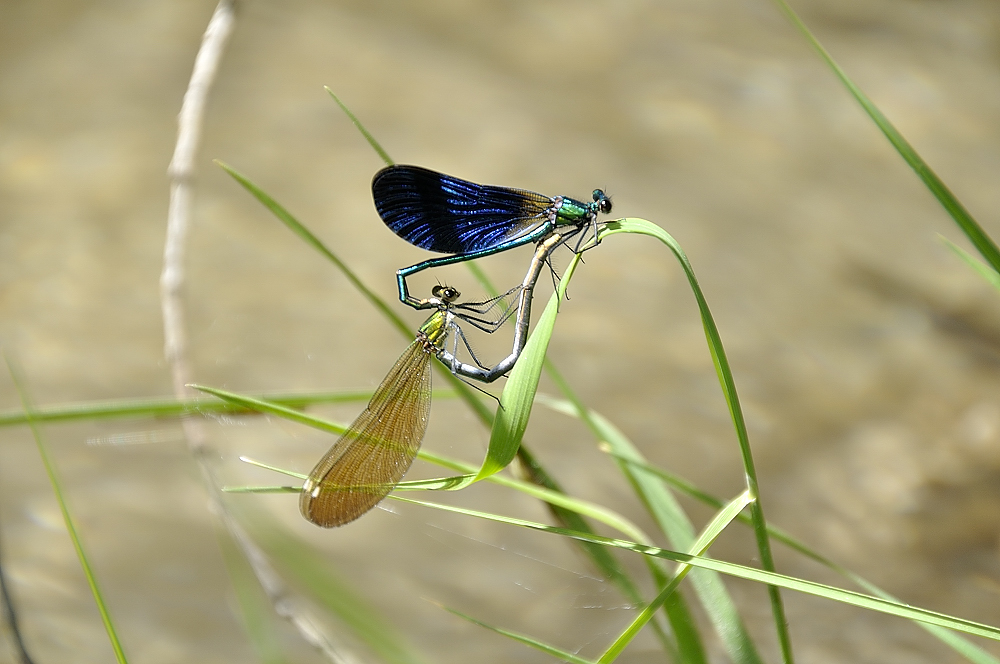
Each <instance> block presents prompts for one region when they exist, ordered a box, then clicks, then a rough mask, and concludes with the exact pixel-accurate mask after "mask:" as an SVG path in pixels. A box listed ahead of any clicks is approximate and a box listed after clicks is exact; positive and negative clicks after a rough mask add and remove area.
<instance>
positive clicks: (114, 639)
mask: <svg viewBox="0 0 1000 664" xmlns="http://www.w3.org/2000/svg"><path fill="white" fill-rule="evenodd" d="M4 359H5V360H6V361H7V369H8V370H9V371H10V375H11V378H12V379H13V381H14V386H15V387H16V388H17V392H18V394H19V395H20V397H21V405H22V406H23V407H24V413H25V415H26V416H27V422H28V426H29V427H31V434H32V436H33V437H34V439H35V445H36V446H37V447H38V456H40V457H41V459H42V465H44V466H45V473H46V474H47V475H48V477H49V483H50V484H52V492H53V493H54V494H55V497H56V502H57V503H59V511H60V512H61V513H62V517H63V522H64V523H65V524H66V532H67V533H69V538H70V540H71V541H72V542H73V549H74V550H75V551H76V557H77V559H78V560H79V561H80V567H81V568H82V569H83V574H84V576H85V577H86V578H87V585H88V586H90V593H91V594H92V595H93V596H94V602H95V603H96V604H97V610H98V611H99V612H100V614H101V622H102V623H104V630H105V631H106V632H107V633H108V640H109V641H111V648H112V649H113V650H114V651H115V659H117V660H118V662H119V664H125V663H126V662H127V661H128V659H127V658H126V657H125V650H124V648H122V644H121V641H119V639H118V633H117V632H116V631H115V625H114V622H113V621H112V620H111V612H110V611H108V607H107V605H106V604H105V603H104V596H103V595H101V589H100V587H99V586H98V585H97V577H96V576H95V575H94V570H93V568H92V567H91V566H90V561H88V560H87V554H86V552H84V550H83V543H82V542H81V541H80V536H79V534H78V533H77V531H76V526H75V525H74V523H73V517H72V516H71V515H70V513H69V507H68V506H67V505H66V499H65V497H64V496H63V493H62V485H61V484H60V483H59V477H58V475H57V474H56V468H55V464H54V463H53V462H52V459H51V458H49V453H48V450H46V448H45V441H44V439H43V438H42V432H41V431H40V430H39V428H38V424H37V423H36V422H35V419H34V417H33V412H34V410H33V407H32V405H31V399H30V398H29V396H28V392H27V389H26V388H25V382H24V379H23V377H22V376H21V372H20V371H18V369H17V368H16V367H15V366H14V364H13V362H12V361H11V360H10V358H8V357H6V355H5V356H4Z"/></svg>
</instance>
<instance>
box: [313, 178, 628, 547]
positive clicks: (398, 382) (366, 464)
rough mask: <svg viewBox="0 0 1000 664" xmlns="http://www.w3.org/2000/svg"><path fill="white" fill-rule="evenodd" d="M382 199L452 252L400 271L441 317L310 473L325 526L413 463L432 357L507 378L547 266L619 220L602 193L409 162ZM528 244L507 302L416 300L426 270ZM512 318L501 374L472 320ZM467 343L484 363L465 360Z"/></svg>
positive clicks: (355, 513)
mask: <svg viewBox="0 0 1000 664" xmlns="http://www.w3.org/2000/svg"><path fill="white" fill-rule="evenodd" d="M372 196H373V198H374V200H375V208H376V209H377V211H378V213H379V216H380V217H381V218H382V220H383V221H384V222H385V223H386V225H387V226H388V227H389V228H390V229H391V230H392V231H393V232H394V233H396V234H397V235H399V236H400V237H401V238H403V239H404V240H406V241H408V242H410V243H411V244H414V245H416V246H418V247H421V248H423V249H427V250H429V251H434V252H437V253H444V254H449V255H447V256H444V257H439V258H433V259H429V260H426V261H423V262H421V263H418V264H416V265H412V266H410V267H406V268H402V269H400V270H398V271H397V273H396V276H397V285H398V288H399V299H400V301H401V302H403V303H405V304H408V305H410V306H412V307H414V308H416V309H434V310H435V311H434V313H433V314H431V316H430V317H429V318H428V319H427V320H426V321H425V322H424V324H423V325H422V326H421V327H420V329H419V330H418V332H417V334H416V338H415V339H414V341H413V343H411V344H410V346H409V347H408V348H407V349H406V350H405V351H404V352H403V354H402V355H401V356H400V358H399V359H398V360H397V361H396V364H395V365H394V366H393V367H392V369H390V371H389V373H388V374H387V375H386V377H385V379H383V381H382V383H381V385H379V387H378V389H376V390H375V393H374V394H373V396H372V398H371V400H370V401H369V403H368V406H367V407H366V408H365V410H364V411H363V412H362V413H361V415H359V416H358V418H357V419H356V420H355V421H354V422H353V423H352V424H351V425H350V426H349V427H348V428H347V430H346V431H345V432H344V434H343V435H342V436H341V437H340V439H339V440H338V441H337V442H336V443H334V445H333V446H332V447H331V448H330V450H329V451H328V452H327V453H326V454H325V455H324V456H323V458H322V459H321V460H320V461H319V463H318V464H317V465H316V467H315V468H313V470H312V472H311V473H310V474H309V477H308V479H307V480H306V482H305V484H304V486H303V488H302V492H301V494H300V500H299V508H300V510H301V512H302V515H303V516H304V517H305V518H306V519H308V520H309V521H311V522H313V523H315V524H316V525H319V526H323V527H332V526H340V525H343V524H345V523H349V522H351V521H353V520H354V519H357V518H358V517H360V516H361V515H362V514H364V513H365V512H367V511H368V510H370V509H371V508H373V507H374V506H375V505H376V504H377V503H378V502H379V501H381V500H382V499H383V498H384V497H385V496H386V495H387V494H388V493H389V492H390V491H391V490H392V489H393V487H394V486H395V485H396V484H397V483H398V482H399V481H400V480H401V479H402V477H403V475H404V474H405V473H406V471H407V470H408V469H409V467H410V465H411V464H412V463H413V460H414V458H416V455H417V451H418V450H419V448H420V443H421V441H422V440H423V437H424V432H425V431H426V428H427V419H428V415H429V412H430V401H431V372H430V364H431V359H432V357H436V358H437V359H438V360H440V361H441V362H443V363H444V364H445V365H446V366H447V367H448V368H449V369H450V370H451V371H452V372H453V373H454V374H456V375H458V376H462V377H465V378H470V379H473V380H477V381H481V382H486V383H489V382H493V381H494V380H496V379H497V378H499V377H500V376H502V375H504V374H506V373H507V372H508V371H509V370H510V369H511V368H512V367H513V366H514V364H515V363H516V362H517V359H518V357H519V356H520V354H521V351H522V350H523V349H524V345H525V343H526V341H527V336H528V326H529V322H530V317H531V300H532V293H533V290H534V287H535V283H536V282H537V280H538V277H539V275H540V274H541V271H542V266H543V265H545V264H546V263H547V262H548V259H549V256H550V254H551V253H552V251H554V250H555V249H556V248H557V247H559V246H561V245H563V244H566V243H567V241H568V240H569V239H570V238H573V237H576V236H579V238H578V241H577V243H576V245H575V251H578V252H579V251H581V250H582V247H583V246H584V243H583V240H584V239H586V237H587V236H588V232H589V233H592V234H593V239H594V241H595V242H594V243H595V244H596V240H597V230H598V215H599V214H607V213H609V212H611V199H610V198H608V197H607V196H606V195H605V194H604V192H603V191H602V190H600V189H595V190H594V191H593V195H592V198H593V201H592V202H586V203H585V202H581V201H578V200H576V199H573V198H569V197H567V196H557V197H555V198H549V197H548V196H543V195H541V194H536V193H534V192H531V191H527V190H524V189H512V188H508V187H499V186H492V185H481V184H476V183H473V182H469V181H467V180H462V179H459V178H456V177H452V176H449V175H444V174H442V173H438V172H436V171H432V170H429V169H426V168H421V167H418V166H404V165H393V166H388V167H386V168H384V169H382V170H381V171H379V172H378V173H376V175H375V177H374V179H373V180H372ZM527 244H535V245H536V249H535V253H534V255H533V256H532V259H531V263H530V264H529V267H528V271H527V273H526V274H525V277H524V279H523V281H522V282H521V284H519V285H517V286H515V287H514V288H512V289H510V290H509V291H507V292H506V293H504V294H503V295H501V296H499V297H496V298H492V299H489V300H485V301H482V302H458V298H459V297H460V293H459V292H458V290H456V289H454V288H452V287H449V286H440V285H439V286H436V287H435V288H434V289H433V291H432V296H431V297H430V298H425V299H417V298H415V297H413V296H412V295H410V293H409V289H408V287H407V283H406V279H407V277H409V276H411V275H413V274H415V273H417V272H420V271H422V270H426V269H428V268H434V267H439V266H443V265H449V264H452V263H459V262H462V261H468V260H472V259H476V258H482V257H485V256H490V255H492V254H496V253H499V252H501V251H506V250H508V249H513V248H515V247H520V246H524V245H527ZM514 300H516V301H517V305H516V306H515V305H514ZM512 317H513V318H514V321H515V322H514V326H515V327H514V339H513V344H512V350H511V353H510V354H509V355H508V356H507V357H506V358H504V359H503V360H501V361H500V362H498V363H497V364H495V365H493V366H486V365H484V364H482V363H481V362H480V361H479V359H478V358H477V357H476V356H475V353H473V352H472V347H471V345H470V344H469V343H468V341H467V340H466V339H465V333H464V332H463V329H462V325H461V324H462V323H468V324H470V325H472V326H474V327H476V328H478V329H480V330H482V331H484V332H489V333H492V332H495V331H496V330H497V329H499V328H500V326H501V325H502V324H503V323H504V322H505V321H507V320H508V319H510V318H512ZM449 335H450V336H451V344H450V349H449V344H448V343H447V340H448V337H449ZM460 341H461V342H463V343H464V347H465V348H466V349H467V350H468V351H469V354H470V355H471V356H472V359H473V362H474V363H473V364H469V363H466V362H463V361H461V360H459V358H458V351H459V342H460Z"/></svg>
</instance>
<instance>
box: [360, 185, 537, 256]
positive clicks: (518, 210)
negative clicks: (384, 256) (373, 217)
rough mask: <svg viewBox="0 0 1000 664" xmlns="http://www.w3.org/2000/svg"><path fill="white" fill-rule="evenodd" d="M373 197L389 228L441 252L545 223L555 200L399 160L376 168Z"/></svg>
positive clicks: (474, 247) (491, 242) (468, 248)
mask: <svg viewBox="0 0 1000 664" xmlns="http://www.w3.org/2000/svg"><path fill="white" fill-rule="evenodd" d="M372 197H373V198H374V199H375V208H376V209H377V210H378V214H379V216H380V217H382V221H384V222H385V224H386V225H387V226H388V227H389V228H391V229H392V232H393V233H395V234H396V235H398V236H399V237H401V238H403V239H404V240H406V241H407V242H409V243H410V244H414V245H416V246H418V247H420V248H422V249H427V250H428V251H437V252H440V253H443V254H467V253H470V252H473V251H481V250H484V249H490V248H492V247H496V246H498V245H501V244H503V243H504V242H506V241H508V240H510V239H512V238H516V237H518V236H520V235H522V234H524V233H527V232H529V231H530V230H531V229H532V228H534V227H536V226H537V225H539V224H541V223H544V222H545V220H546V219H547V217H548V211H549V209H550V208H551V207H552V205H553V201H552V199H551V198H549V197H547V196H542V195H541V194H536V193H534V192H532V191H525V190H524V189H511V188H508V187H496V186H491V185H483V184H476V183H475V182H469V181H467V180H462V179H459V178H455V177H451V176H450V175H444V174H443V173H438V172H436V171H432V170H429V169H426V168H421V167H419V166H400V165H394V166H388V167H386V168H383V169H382V170H381V171H379V172H378V173H376V174H375V178H374V179H373V180H372Z"/></svg>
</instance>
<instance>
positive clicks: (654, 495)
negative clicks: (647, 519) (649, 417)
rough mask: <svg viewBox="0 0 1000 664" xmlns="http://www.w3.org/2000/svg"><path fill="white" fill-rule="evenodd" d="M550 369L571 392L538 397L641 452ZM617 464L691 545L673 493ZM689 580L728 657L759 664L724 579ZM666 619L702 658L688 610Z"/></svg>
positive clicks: (690, 530) (629, 450) (667, 531)
mask: <svg viewBox="0 0 1000 664" xmlns="http://www.w3.org/2000/svg"><path fill="white" fill-rule="evenodd" d="M550 375H551V376H552V378H553V381H554V382H555V383H556V385H558V386H559V388H560V390H561V391H562V392H563V394H566V395H567V396H568V397H569V401H566V402H559V403H557V402H555V401H554V400H552V399H551V398H549V397H546V396H544V395H539V396H538V401H539V403H543V404H545V405H547V406H548V407H550V408H553V409H555V410H559V411H560V412H563V413H565V414H567V415H570V416H571V417H579V418H580V419H581V420H582V421H583V422H584V423H585V424H586V425H587V427H588V428H589V429H590V430H591V432H592V433H593V435H594V437H595V438H596V439H597V440H599V441H603V442H604V443H605V444H607V445H608V446H610V447H611V449H612V450H614V452H615V453H616V454H621V455H623V456H626V457H628V458H637V459H641V458H642V455H641V453H640V452H639V450H638V448H636V447H635V445H633V444H632V442H631V441H630V440H629V439H628V438H627V437H626V436H625V434H623V433H622V432H621V430H620V429H618V427H616V426H614V425H613V424H611V422H609V421H608V420H607V419H605V418H603V417H602V416H601V415H600V414H599V413H597V412H595V411H593V410H590V409H588V408H586V407H585V406H584V405H583V404H582V403H581V402H580V400H579V399H578V398H577V397H576V395H575V394H574V393H573V392H572V390H570V389H569V386H568V385H567V384H566V381H565V379H563V377H562V375H561V374H559V372H557V371H555V370H554V368H553V371H551V372H550ZM621 469H622V471H623V473H624V474H625V477H626V479H627V480H628V481H629V483H630V484H631V485H632V487H633V490H634V491H635V492H636V495H637V496H638V497H639V499H640V500H641V501H642V503H643V505H645V507H646V509H647V510H648V511H649V513H650V515H651V516H652V517H653V518H654V519H655V520H656V522H657V524H658V525H659V526H660V529H661V530H662V531H663V533H664V535H666V536H667V539H668V540H669V541H670V543H671V544H672V545H673V546H674V547H675V548H677V549H682V550H687V551H689V550H691V547H692V546H693V545H694V541H695V531H694V526H693V525H692V523H691V521H690V519H688V517H687V515H686V514H685V513H684V510H683V509H682V508H681V506H680V503H678V502H677V500H676V499H675V498H674V496H673V495H672V494H671V493H670V492H669V491H668V490H667V489H666V487H664V486H663V485H662V483H661V482H660V481H659V479H658V478H656V477H654V476H648V475H645V474H643V473H642V472H634V471H633V470H632V469H631V468H630V467H629V466H628V465H622V466H621ZM717 507H721V505H718V506H717ZM691 582H692V585H693V586H694V589H695V592H696V594H697V595H698V599H699V600H700V601H701V604H702V606H703V607H704V609H705V613H706V614H707V615H708V617H709V620H710V621H711V623H712V626H713V627H714V629H715V631H716V633H717V634H718V635H719V640H720V641H721V642H722V644H723V646H724V647H725V649H726V652H727V654H728V655H729V658H730V659H731V660H732V661H733V662H738V663H740V664H761V661H762V660H761V658H760V655H759V654H758V652H757V649H756V647H755V646H754V643H753V640H752V639H751V638H750V633H749V632H748V631H747V628H746V626H745V625H744V624H743V620H742V619H741V618H740V614H739V611H738V610H737V608H736V603H735V602H734V601H733V599H732V597H731V596H730V595H729V591H728V590H726V586H725V584H724V583H723V582H722V579H721V578H720V577H719V576H718V575H717V574H715V573H714V572H709V571H706V570H696V571H695V572H694V573H693V574H692V575H691ZM678 597H679V596H678ZM671 610H672V607H670V606H669V605H668V613H669V612H670V611H671ZM670 622H671V624H672V625H674V632H675V633H676V634H677V635H678V644H679V646H680V647H681V649H682V652H684V651H685V650H686V651H688V652H689V653H691V654H690V656H689V657H690V659H691V661H703V660H704V646H703V644H702V640H701V636H700V635H699V634H698V632H697V630H695V629H693V628H692V627H689V626H692V625H693V624H694V621H693V619H692V618H691V616H690V614H688V613H686V612H685V614H684V615H674V614H670ZM698 653H701V660H698V659H695V657H697V654H698Z"/></svg>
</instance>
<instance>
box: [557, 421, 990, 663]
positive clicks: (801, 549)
mask: <svg viewBox="0 0 1000 664" xmlns="http://www.w3.org/2000/svg"><path fill="white" fill-rule="evenodd" d="M558 409H559V410H563V411H564V412H571V410H572V405H571V404H569V403H565V404H563V405H561V406H559V407H558ZM606 451H607V452H608V453H609V454H611V455H612V456H614V457H615V458H616V459H618V460H620V461H623V462H625V463H627V464H629V465H632V466H635V467H636V468H641V469H643V470H644V471H646V472H648V473H650V474H653V475H657V476H658V477H660V478H661V479H662V480H663V481H665V482H667V483H668V484H670V485H671V486H673V487H674V488H675V489H677V490H678V491H681V492H683V493H685V494H687V495H688V496H690V497H692V498H694V499H695V500H698V501H700V502H702V503H704V504H706V505H710V506H712V507H715V508H716V509H721V508H722V506H723V501H722V500H721V499H719V498H717V497H715V496H712V495H711V494H708V493H706V492H704V491H701V490H700V489H698V488H697V487H696V486H695V485H694V484H693V483H691V482H689V481H687V480H685V479H683V478H681V477H678V476H677V475H675V474H673V473H670V472H668V471H666V470H664V469H662V468H658V467H656V466H653V465H651V464H649V463H648V462H646V461H645V460H641V459H636V458H632V457H630V456H622V455H619V454H617V453H616V452H614V451H613V450H612V449H611V446H610V445H609V446H607V450H606ZM737 521H740V522H741V523H744V524H746V525H752V523H751V520H750V518H749V517H748V516H745V515H743V514H740V515H738V516H737ZM767 531H768V534H769V535H770V536H771V537H772V538H773V539H775V540H777V541H779V542H781V543H782V544H784V545H785V546H787V547H789V548H790V549H792V550H794V551H797V552H798V553H800V554H802V555H804V556H806V557H807V558H810V559H811V560H814V561H815V562H817V563H819V564H821V565H823V566H825V567H827V568H828V569H830V570H832V571H834V572H836V573H837V574H840V575H841V576H843V577H844V578H845V579H848V580H850V581H851V582H853V583H855V584H856V585H858V586H859V587H861V588H864V589H865V590H866V591H868V592H869V593H871V594H872V595H875V596H876V597H880V598H882V599H886V600H891V601H896V602H898V601H899V599H898V598H896V597H893V596H892V595H890V594H889V593H887V592H885V591H884V590H882V589H881V588H879V587H878V586H876V585H875V584H874V583H871V582H870V581H868V580H867V579H865V578H864V577H862V576H860V575H858V574H855V573H854V572H852V571H850V570H848V569H846V568H844V567H842V566H841V565H838V564H837V563H835V562H834V561H832V560H830V559H829V558H827V557H826V556H824V555H822V554H820V553H819V552H817V551H815V550H813V549H811V548H810V547H808V546H807V545H806V544H805V543H804V542H802V541H800V540H798V539H797V538H795V537H793V536H792V535H790V534H789V533H787V532H785V531H784V530H782V529H781V528H779V527H777V526H773V525H770V524H768V526H767ZM918 625H919V626H920V627H922V628H923V629H925V630H927V631H928V632H930V633H931V634H933V635H934V636H935V637H937V638H938V639H940V640H941V641H942V642H944V643H946V644H947V645H948V646H950V647H951V648H953V649H955V650H956V651H957V652H958V653H959V654H961V655H962V656H964V657H965V658H966V659H968V660H969V661H971V662H975V663H976V664H1000V660H998V659H997V658H995V657H993V656H992V655H990V654H989V653H987V652H986V651H985V650H983V649H982V648H979V647H978V646H976V645H973V644H972V643H969V642H968V641H966V640H965V639H964V638H963V637H961V636H959V635H958V634H955V633H954V632H952V631H950V630H947V629H944V628H943V627H938V626H936V625H928V624H926V623H918Z"/></svg>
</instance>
